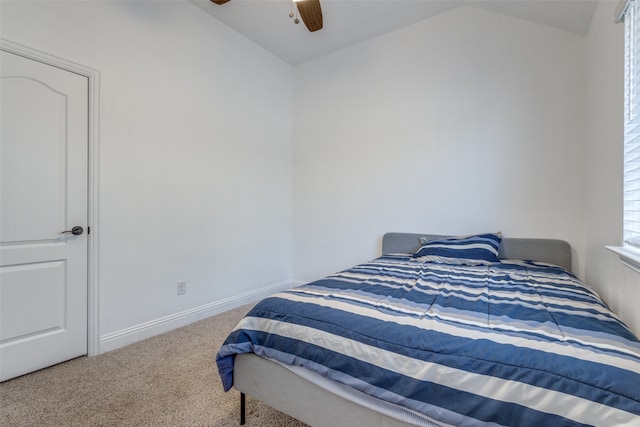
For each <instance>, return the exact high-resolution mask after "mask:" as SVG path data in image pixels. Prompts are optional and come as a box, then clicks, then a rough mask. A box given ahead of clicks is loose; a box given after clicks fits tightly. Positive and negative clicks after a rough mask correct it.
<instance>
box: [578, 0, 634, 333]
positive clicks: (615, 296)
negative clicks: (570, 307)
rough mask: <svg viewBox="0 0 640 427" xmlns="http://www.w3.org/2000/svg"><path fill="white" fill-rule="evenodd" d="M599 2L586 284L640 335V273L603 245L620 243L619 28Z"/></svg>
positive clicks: (591, 78)
mask: <svg viewBox="0 0 640 427" xmlns="http://www.w3.org/2000/svg"><path fill="white" fill-rule="evenodd" d="M615 7H616V2H615V1H601V2H600V3H599V4H598V8H597V9H596V13H595V16H594V18H593V20H592V22H591V27H590V30H589V34H588V36H587V58H588V60H587V70H588V73H587V88H588V90H587V105H588V109H587V128H586V130H587V133H586V141H587V156H586V162H587V174H586V177H587V210H586V211H587V252H586V254H587V258H586V267H587V269H586V273H587V282H588V283H589V284H590V285H591V286H593V287H594V288H595V289H596V290H597V291H598V292H599V293H600V295H601V296H602V297H603V298H604V300H605V301H607V303H608V304H609V306H610V307H611V308H612V309H613V310H614V311H615V312H616V313H618V314H619V315H620V316H621V317H622V319H623V320H624V321H625V322H626V323H627V325H629V327H631V329H633V330H634V332H635V333H636V334H637V335H640V310H639V309H638V305H639V304H640V274H638V273H637V272H634V271H633V270H631V269H629V268H627V267H625V266H623V265H622V264H621V263H620V261H619V259H618V256H617V255H614V254H613V253H611V252H609V251H608V250H606V249H605V245H613V246H620V245H621V244H622V173H623V170H622V158H623V152H622V147H623V130H624V129H623V115H624V108H623V102H624V24H615V23H614V22H613V16H614V10H615Z"/></svg>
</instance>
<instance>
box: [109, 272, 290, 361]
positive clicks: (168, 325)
mask: <svg viewBox="0 0 640 427" xmlns="http://www.w3.org/2000/svg"><path fill="white" fill-rule="evenodd" d="M300 284H301V283H299V282H297V281H285V282H280V283H274V284H273V285H269V286H265V287H263V288H259V289H256V290H253V291H250V292H245V293H243V294H240V295H236V296H233V297H230V298H226V299H223V300H220V301H216V302H213V303H210V304H205V305H202V306H200V307H195V308H192V309H189V310H185V311H182V312H179V313H175V314H172V315H169V316H165V317H161V318H159V319H155V320H151V321H149V322H145V323H141V324H139V325H135V326H131V327H129V328H125V329H121V330H119V331H115V332H111V333H108V334H105V335H102V336H100V351H99V353H105V352H107V351H111V350H115V349H117V348H120V347H124V346H125V345H129V344H133V343H135V342H138V341H141V340H143V339H146V338H151V337H153V336H156V335H159V334H162V333H164V332H169V331H171V330H173V329H176V328H179V327H181V326H185V325H188V324H190V323H193V322H196V321H198V320H202V319H205V318H207V317H211V316H215V315H216V314H220V313H224V312H225V311H228V310H232V309H234V308H236V307H240V306H242V305H245V304H249V303H252V302H256V301H259V300H261V299H263V298H265V297H267V296H269V295H271V294H274V293H276V292H279V291H283V290H286V289H290V288H292V287H295V286H299V285H300Z"/></svg>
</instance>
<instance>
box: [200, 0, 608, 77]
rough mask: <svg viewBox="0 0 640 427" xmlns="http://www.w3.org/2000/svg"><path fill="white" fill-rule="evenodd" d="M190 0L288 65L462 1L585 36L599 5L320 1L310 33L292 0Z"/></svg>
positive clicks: (506, 0)
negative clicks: (318, 22)
mask: <svg viewBox="0 0 640 427" xmlns="http://www.w3.org/2000/svg"><path fill="white" fill-rule="evenodd" d="M190 1H191V2H192V3H193V4H195V5H196V6H198V7H199V8H200V9H202V10H203V11H205V12H206V13H208V14H210V15H211V16H213V17H215V18H216V19H218V20H220V21H222V22H223V23H224V24H226V25H228V26H229V27H231V28H233V29H234V30H236V31H238V32H239V33H241V34H243V35H244V36H246V37H247V38H249V39H251V40H253V41H254V42H255V43H257V44H258V45H260V46H262V47H263V48H265V49H267V50H269V51H270V52H272V53H273V54H275V55H276V56H278V57H280V58H282V59H283V60H284V61H286V62H288V63H289V64H292V65H296V64H300V63H302V62H305V61H308V60H311V59H313V58H316V57H319V56H322V55H325V54H327V53H330V52H333V51H335V50H338V49H341V48H344V47H347V46H350V45H352V44H355V43H359V42H361V41H364V40H367V39H369V38H371V37H375V36H378V35H381V34H384V33H386V32H389V31H393V30H395V29H398V28H401V27H404V26H407V25H410V24H413V23H415V22H418V21H421V20H423V19H426V18H429V17H432V16H435V15H437V14H440V13H443V12H446V11H448V10H451V9H454V8H456V7H460V6H464V5H470V6H475V7H479V8H483V9H487V10H491V11H494V12H497V13H502V14H505V15H509V16H513V17H516V18H520V19H526V20H530V21H534V22H538V23H541V24H545V25H549V26H552V27H555V28H559V29H562V30H566V31H571V32H574V33H578V34H586V32H587V30H588V28H589V24H590V23H591V18H592V17H593V13H594V11H595V7H596V3H597V2H596V1H595V0H463V1H459V0H321V5H322V13H323V16H324V28H323V29H322V30H320V31H316V32H314V33H310V32H309V31H307V29H306V28H305V26H304V25H303V24H302V23H300V24H299V25H295V24H294V23H293V20H292V19H291V18H290V17H289V12H290V11H291V8H292V4H291V1H290V0H231V1H229V2H228V3H226V4H224V5H222V6H218V5H216V4H214V3H212V2H211V1H209V0H190ZM609 1H613V0H609ZM612 19H613V17H612Z"/></svg>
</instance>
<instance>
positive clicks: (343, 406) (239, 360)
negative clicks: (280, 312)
mask: <svg viewBox="0 0 640 427" xmlns="http://www.w3.org/2000/svg"><path fill="white" fill-rule="evenodd" d="M421 237H427V238H429V239H431V238H433V239H436V238H441V237H446V236H442V235H434V234H417V233H387V234H385V235H384V236H383V238H382V254H389V253H413V252H415V251H416V250H417V249H418V248H419V247H420V238H421ZM499 256H500V258H514V259H526V260H532V261H541V262H548V263H552V264H556V265H559V266H561V267H564V268H566V269H567V270H569V271H571V267H572V256H571V246H570V245H569V243H567V242H565V241H562V240H554V239H514V238H505V239H503V240H502V244H501V246H500V252H499ZM233 382H234V384H233V387H234V388H235V389H236V390H238V391H239V392H240V425H244V423H245V394H248V395H250V396H252V397H253V398H255V399H258V400H260V401H262V402H264V403H266V404H267V405H269V406H271V407H273V408H275V409H277V410H279V411H281V412H284V413H286V414H289V415H291V416H292V417H294V418H296V419H298V420H300V421H303V422H305V423H307V424H309V425H312V426H328V427H333V426H335V427H342V426H347V425H348V426H362V427H373V426H380V427H382V426H385V427H387V426H388V427H401V426H402V427H407V426H410V425H415V424H412V423H408V422H406V421H401V420H398V419H395V418H391V417H389V416H387V415H384V414H382V413H380V412H377V411H375V410H373V409H370V408H367V407H364V406H361V405H359V404H356V403H354V402H352V401H349V400H347V399H344V398H342V397H340V396H338V395H336V394H334V393H331V392H329V391H327V390H325V389H323V388H321V387H319V386H317V385H315V384H313V383H312V382H310V381H308V380H306V379H304V378H302V377H300V376H298V375H296V374H295V373H293V372H291V371H289V370H288V369H286V368H284V367H282V366H281V365H279V364H277V363H275V362H272V361H270V360H268V359H265V358H263V357H260V356H257V355H255V354H253V353H249V354H241V355H238V356H236V359H235V368H234V373H233ZM424 425H429V424H428V423H427V424H424ZM432 425H433V426H437V425H438V424H432Z"/></svg>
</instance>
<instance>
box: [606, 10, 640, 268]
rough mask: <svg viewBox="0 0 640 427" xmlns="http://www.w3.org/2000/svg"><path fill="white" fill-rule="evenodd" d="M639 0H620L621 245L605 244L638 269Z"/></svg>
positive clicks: (639, 140) (639, 225) (639, 188)
mask: <svg viewBox="0 0 640 427" xmlns="http://www.w3.org/2000/svg"><path fill="white" fill-rule="evenodd" d="M639 2H640V0H620V1H619V3H618V10H617V11H616V18H617V22H621V21H623V20H624V28H625V30H624V31H625V47H624V48H625V64H624V72H625V76H624V104H625V105H624V187H623V191H624V207H623V215H624V218H623V241H624V243H623V246H622V247H618V246H607V248H608V249H610V250H612V251H613V252H615V253H617V254H618V255H619V256H620V261H622V263H623V264H624V265H626V266H627V267H629V268H631V269H633V270H635V271H637V272H639V273H640V3H639Z"/></svg>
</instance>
